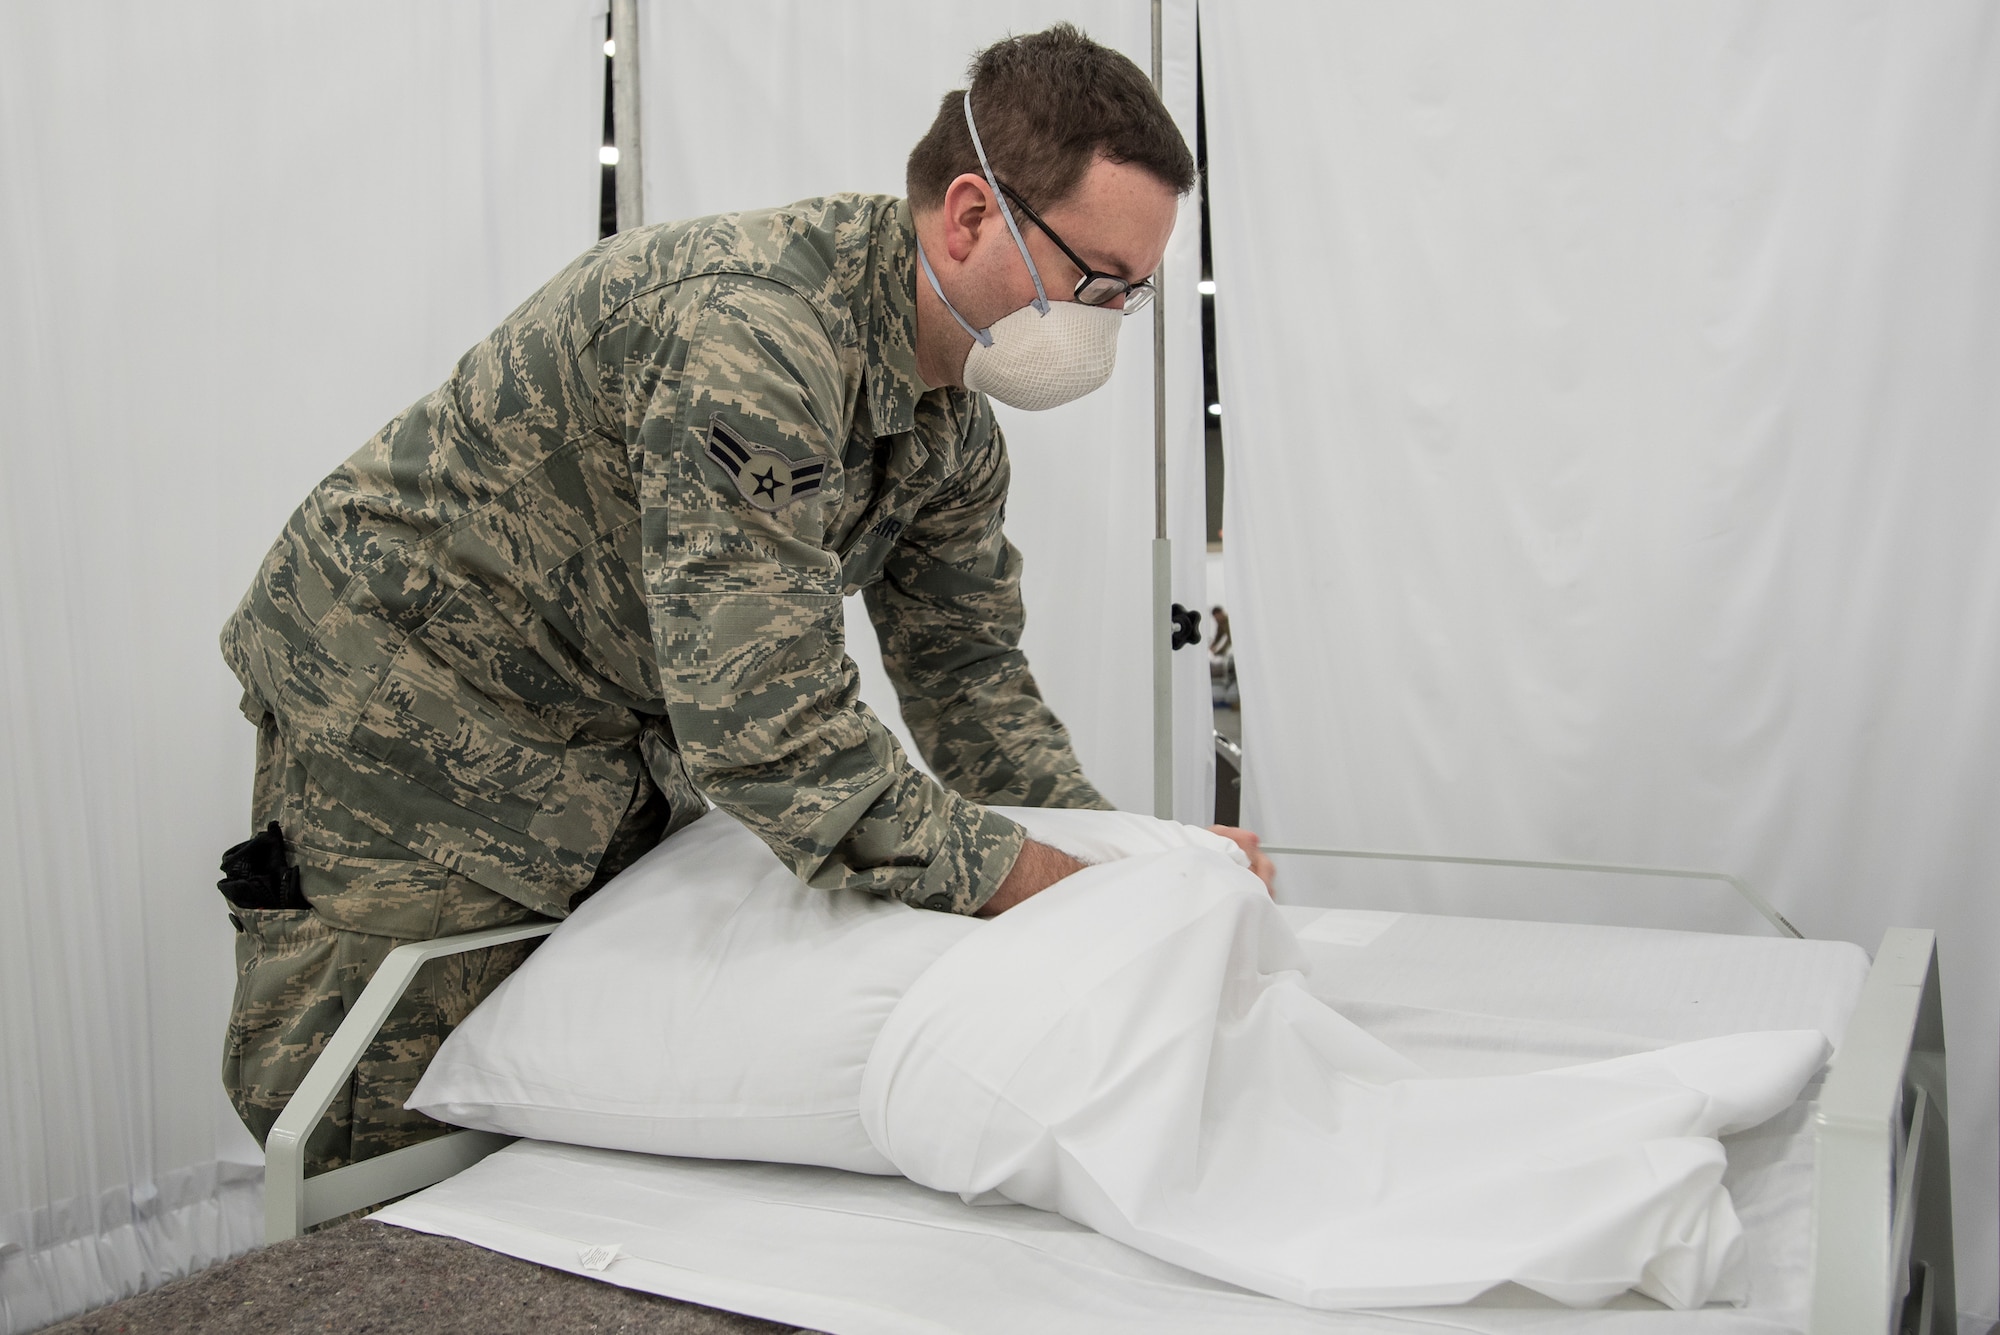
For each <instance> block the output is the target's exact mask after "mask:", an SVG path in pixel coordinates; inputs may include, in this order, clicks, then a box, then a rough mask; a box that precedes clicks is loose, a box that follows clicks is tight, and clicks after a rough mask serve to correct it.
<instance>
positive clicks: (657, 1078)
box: [409, 808, 1244, 1174]
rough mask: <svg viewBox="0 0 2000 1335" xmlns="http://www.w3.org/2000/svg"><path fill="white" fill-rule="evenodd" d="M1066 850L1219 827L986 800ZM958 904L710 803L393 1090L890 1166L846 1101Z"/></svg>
mask: <svg viewBox="0 0 2000 1335" xmlns="http://www.w3.org/2000/svg"><path fill="white" fill-rule="evenodd" d="M1002 810H1003V813H1004V814H1005V815H1007V816H1009V817H1011V818H1013V819H1014V820H1017V821H1019V822H1020V823H1021V824H1022V825H1023V826H1025V827H1026V828H1027V829H1028V831H1029V833H1030V835H1031V836H1032V837H1034V838H1036V839H1038V840H1040V841H1042V842H1044V843H1048V844H1051V845H1053V846H1055V847H1057V848H1061V849H1062V850H1064V851H1065V852H1068V853H1070V854H1071V855H1072V856H1074V857H1078V858H1080V859H1082V860H1084V861H1086V862H1106V861H1112V860H1115V859H1117V858H1121V857H1127V856H1131V855H1134V854H1138V853H1147V852H1157V851H1161V850H1164V849H1170V848H1186V847H1206V848H1211V849H1216V850H1218V851H1222V852H1225V853H1227V854H1230V855H1232V856H1233V857H1235V859H1236V860H1237V861H1238V862H1242V861H1243V860H1244V859H1243V858H1242V855H1241V854H1240V852H1238V851H1237V849H1236V846H1235V845H1234V844H1232V843H1230V842H1229V841H1228V840H1225V839H1222V838H1221V837H1220V836H1217V835H1213V834H1210V833H1209V832H1207V831H1205V830H1198V829H1194V828H1192V827H1190V826H1185V825H1178V824H1175V823H1174V822H1171V821H1161V820H1155V819H1154V818H1152V817H1150V816H1138V815H1132V814H1130V813H1125V812H1105V811H1060V810H1043V809H1028V808H1003V809H1002ZM983 925H984V924H982V923H981V922H980V921H979V920H977V919H973V918H964V917H959V916H956V915H953V914H947V913H933V912H929V911H926V910H923V909H916V908H911V907H910V906H909V905H906V904H902V903H898V902H895V901H891V900H884V899H879V898H877V897H875V896H873V895H869V894H865V893H861V892H856V891H846V892H828V891H824V890H813V889H809V888H807V887H806V886H804V885H802V884H801V883H800V882H799V880H798V878H797V877H795V876H793V875H792V873H791V872H790V871H789V870H788V869H787V868H786V867H785V865H784V864H783V863H781V862H779V861H778V859H777V857H776V856H774V855H773V854H772V853H771V851H770V850H769V849H768V848H766V847H765V846H764V844H763V842H762V841H760V840H759V839H758V838H757V837H756V836H755V835H753V834H751V833H750V832H749V831H748V830H746V829H744V828H743V826H741V825H739V824H738V823H737V822H736V821H734V820H733V819H731V818H730V817H729V816H727V815H725V814H723V813H722V812H720V811H712V812H710V813H709V814H708V815H706V816H704V817H702V818H701V819H700V820H698V821H696V822H695V823H694V824H693V825H690V826H689V827H687V828H686V829H684V830H682V831H680V832H679V833H678V834H676V835H674V836H673V838H671V839H669V840H667V841H666V842H665V843H663V844H661V845H660V847H658V848H656V849H654V850H653V851H652V852H651V853H648V854H647V855H646V856H645V857H643V858H641V859H640V860H639V861H638V862H636V863H634V864H633V865H632V866H631V867H629V868H627V869H626V870H625V872H623V873H622V874H621V875H619V876H618V877H617V878H616V879H615V880H613V881H612V882H611V883H610V884H609V885H606V886H605V887H604V888H603V889H602V890H600V891H598V892H597V894H595V895H593V896H592V897H591V898H590V899H589V900H587V901H586V902H585V903H584V904H583V906H582V907H580V908H579V909H578V910H577V911H576V912H575V913H574V914H573V915H571V917H570V918H569V919H568V921H566V922H564V923H563V925H562V926H561V927H560V928H559V929H557V930H556V931H555V932H553V933H551V934H550V936H549V938H548V939H547V940H546V941H544V942H543V944H542V945H541V947H540V948H539V949H538V950H536V951H535V953H534V954H533V955H531V956H530V957H529V958H528V961H527V963H526V964H524V965H522V966H521V968H520V969H519V970H517V971H516V972H515V973H514V975H513V976H512V977H510V978H508V979H507V980H506V981H505V982H504V983H502V984H501V985H500V986H499V987H498V988H497V989H495V991H494V993H493V995H492V996H490V997H488V998H487V999H486V1000H485V1001H484V1002H483V1003H481V1004H480V1006H479V1007H478V1008H477V1009H476V1010H474V1011H473V1013H472V1014H471V1015H470V1016H468V1017H467V1018H466V1020H465V1022H464V1023H463V1024H461V1025H459V1027H458V1028H457V1030H456V1031H455V1032H453V1034H452V1035H451V1037H450V1038H449V1039H448V1040H447V1041H446V1042H445V1044H444V1046H443V1048H442V1049H441V1050H440V1051H439V1053H438V1055H437V1057H436V1058H435V1059H434V1060H433V1061H432V1062H431V1065H430V1069H429V1070H428V1071H427V1072H426V1073H425V1074H424V1078H423V1080H422V1081H421V1082H420V1083H419V1084H418V1085H417V1088H416V1091H415V1092H414V1093H413V1094H412V1095H411V1097H410V1101H409V1106H410V1107H412V1108H414V1109H416V1110H417V1111H419V1112H422V1113H426V1114H428V1115H429V1116H431V1117H435V1118H437V1119H438V1120H440V1121H444V1122H451V1123H454V1124H456V1125H459V1126H467V1127H474V1128H478V1129H480V1130H486V1131H497V1132H501V1133H503V1134H506V1135H514V1136H529V1137H533V1138H535V1139H538V1140H556V1141H564V1142H568V1143H570V1144H577V1145H595V1146H600V1147H603V1148H605V1149H620V1150H637V1151H641V1152H643V1153H649V1154H675V1155H687V1156H692V1157H698V1158H713V1159H761V1160H769V1161H772V1162H778V1163H803V1164H820V1165H824V1166H826V1167H831V1168H845V1169H849V1170H852V1171H855V1172H863V1173H881V1174H893V1173H895V1172H896V1169H895V1168H894V1167H893V1166H891V1165H890V1163H889V1161H888V1160H887V1159H885V1158H884V1157H883V1156H882V1155H881V1153H880V1152H879V1151H878V1150H876V1149H875V1147H874V1146H873V1145H872V1144H871V1143H870V1142H869V1139H868V1135H867V1132H866V1131H865V1130H863V1128H862V1125H861V1119H860V1111H859V1109H860V1103H861V1078H862V1072H863V1069H864V1068H865V1067H866V1065H867V1063H868V1055H869V1052H870V1051H871V1050H872V1048H873V1046H874V1043H875V1038H876V1035H877V1034H878V1033H880V1031H881V1029H882V1025H883V1023H884V1022H885V1021H886V1020H887V1019H888V1016H889V1012H890V1011H891V1010H892V1009H894V1008H895V1005H896V1003H897V1002H898V1001H899V1000H901V998H902V996H903V994H904V992H906V991H907V990H908V989H909V987H910V985H911V984H912V983H914V982H915V981H916V979H917V977H918V975H920V974H922V973H923V972H924V970H925V969H927V968H928V967H929V966H930V965H931V963H932V962H933V961H935V960H936V959H937V958H938V956H940V955H942V954H943V953H944V952H945V951H946V950H948V949H949V948H950V947H951V946H952V945H954V944H955V943H956V942H958V941H959V940H960V939H961V938H962V937H963V936H964V935H965V934H966V933H968V932H974V931H978V930H980V928H981V927H982V926H983Z"/></svg>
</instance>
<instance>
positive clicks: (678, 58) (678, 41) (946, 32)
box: [640, 0, 1214, 823]
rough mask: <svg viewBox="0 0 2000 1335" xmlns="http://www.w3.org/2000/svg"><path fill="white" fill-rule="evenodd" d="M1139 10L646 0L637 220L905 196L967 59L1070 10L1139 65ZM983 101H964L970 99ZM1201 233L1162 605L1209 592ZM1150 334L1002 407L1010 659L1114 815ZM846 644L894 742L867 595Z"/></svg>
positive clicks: (1142, 763)
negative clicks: (1082, 392) (1104, 363)
mask: <svg viewBox="0 0 2000 1335" xmlns="http://www.w3.org/2000/svg"><path fill="white" fill-rule="evenodd" d="M1166 9H1167V19H1166V23H1165V34H1166V41H1165V45H1164V51H1165V53H1166V66H1165V68H1166V82H1167V99H1168V105H1169V108H1170V109H1171V110H1172V111H1173V113H1174V115H1175V116H1176V118H1177V119H1178V120H1179V121H1180V123H1181V126H1182V132H1183V134H1184V135H1185V136H1186V138H1187V140H1188V143H1189V145H1190V146H1192V145H1193V143H1194V96H1195V90H1194V5H1193V0H1173V2H1172V3H1169V4H1168V5H1167V6H1166ZM1150 15H1151V10H1150V6H1149V5H1148V4H1147V3H1146V0H1089V2H1088V3H1068V4H1063V3H1055V2H1054V0H1009V2H1007V3H995V4H986V5H976V6H968V5H939V4H931V3H925V2H924V0H896V3H887V2H886V0H838V2H837V3H835V2H829V3H805V0H738V2H737V3H732V4H729V5H712V4H702V3H698V2H697V0H650V2H649V3H648V4H647V5H645V6H644V7H643V8H642V10H641V19H640V35H641V48H642V59H641V61H640V69H641V73H642V77H643V80H644V83H643V90H644V92H643V102H642V105H643V110H644V114H645V140H644V150H645V159H646V162H645V167H646V218H647V221H649V222H659V221H665V220H667V219H674V218H687V217H696V216H700V215H702V214H708V213H720V212H724V211H727V210H732V209H744V208H760V207H768V206H770V205H774V204H782V203H787V202H789V201H791V200H794V199H802V198H805V197H808V196H811V195H820V194H832V193H835V192H837V191H845V190H860V191H876V192H880V193H884V194H895V195H900V194H902V193H903V163H904V159H905V158H906V157H908V155H909V151H910V149H911V147H912V146H914V145H915V144H916V142H917V140H918V139H919V138H920V137H921V136H922V135H923V133H924V131H925V130H926V129H928V128H929V127H930V123H931V118H932V117H933V116H934V115H935V114H936V112H937V106H938V99H939V98H940V97H941V96H942V95H943V94H944V92H945V91H946V90H947V89H951V88H962V87H964V86H965V67H966V64H967V62H968V61H969V60H970V59H971V57H972V55H973V53H974V52H975V51H977V50H979V49H980V48H982V47H984V46H986V45H988V44H989V43H991V42H994V41H997V40H999V39H1000V38H1002V37H1004V36H1006V35H1008V34H1009V33H1022V32H1032V31H1036V30H1038V29H1040V28H1043V27H1046V26H1047V25H1049V24H1050V23H1053V22H1056V21H1058V20H1063V19H1067V20H1069V21H1070V22H1073V23H1076V24H1077V25H1078V26H1080V27H1082V28H1083V29H1084V30H1085V31H1086V32H1088V33H1089V34H1090V35H1091V36H1092V37H1094V38H1095V39H1097V40H1098V41H1100V42H1103V43H1104V44H1105V45H1107V46H1111V47H1115V48H1116V49H1118V50H1120V51H1123V52H1124V53H1125V54H1127V55H1128V56H1130V57H1131V58H1132V59H1133V60H1134V61H1135V62H1136V63H1137V64H1138V65H1139V67H1140V68H1141V69H1142V70H1144V69H1149V68H1150V61H1151V51H1152V29H1151V17H1150ZM975 111H976V109H975ZM1200 255H1201V251H1200V221H1199V215H1198V213H1197V212H1196V209H1195V207H1194V205H1193V204H1192V203H1191V202H1190V203H1189V204H1188V205H1187V207H1186V208H1185V209H1184V210H1183V214H1182V221H1181V225H1180V226H1179V227H1177V228H1176V230H1175V233H1174V239H1173V243H1172V247H1171V249H1170V250H1169V252H1168V258H1167V262H1166V270H1167V274H1168V282H1169V285H1170V290H1169V291H1168V292H1167V294H1166V300H1165V303H1164V304H1165V308H1166V318H1167V319H1168V321H1169V326H1168V336H1169V344H1168V355H1169V379H1168V386H1169V406H1170V413H1171V426H1172V433H1171V435H1170V438H1169V452H1170V459H1169V526H1170V533H1171V535H1172V537H1173V538H1174V574H1173V585H1174V597H1175V598H1176V599H1178V600H1179V601H1180V602H1182V603H1184V604H1186V605H1188V606H1190V607H1195V606H1200V603H1199V600H1200V598H1201V597H1202V592H1203V568H1202V552H1203V545H1202V540H1201V539H1202V516H1203V510H1202V505H1203V494H1204V493H1203V488H1204V480H1203V473H1202V457H1201V412H1202V405H1201V326H1200V308H1199V306H1198V305H1197V302H1198V301H1199V297H1197V296H1196V294H1195V290H1194V284H1195V281H1196V280H1197V279H1198V278H1199V277H1200V273H1199V269H1200ZM1152 340H1153V327H1152V323H1151V317H1148V316H1139V317H1135V318H1133V319H1130V320H1127V321H1126V322H1125V330H1124V333H1123V336H1122V339H1121V341H1120V344H1119V349H1118V370H1117V373H1116V374H1115V375H1114V376H1113V377H1112V380H1111V383H1110V384H1109V385H1107V386H1106V387H1105V388H1104V389H1102V390H1099V391H1098V392H1097V393H1096V394H1093V395H1091V396H1089V397H1087V398H1084V399H1081V400H1079V401H1078V402H1076V403H1074V404H1070V405H1068V406H1066V407H1063V408H1058V409H1055V410H1054V411H1051V412H1046V413H1023V412H1018V411H1016V410H1014V409H1011V408H1007V407H1004V406H998V405H996V407H997V409H998V412H999V416H1000V421H1001V424H1002V427H1003V429H1004V430H1005V431H1006V433H1007V445H1008V452H1009V455H1010V457H1011V458H1012V460H1013V466H1014V487H1013V493H1012V497H1011V499H1010V501H1009V504H1008V507H1007V532H1008V536H1009V537H1010V538H1012V539H1013V541H1014V543H1015V545H1016V546H1018V547H1019V548H1020V549H1021V552H1022V554H1023V557H1024V558H1025V561H1026V567H1025V575H1024V594H1025V597H1026V600H1027V606H1028V626H1027V632H1026V635H1025V637H1024V647H1025V649H1026V650H1027V654H1028V659H1029V661H1030V663H1032V664H1033V666H1034V671H1035V677H1036V680H1037V681H1038V682H1039V683H1040V685H1041V687H1042V690H1043V694H1044V695H1045V696H1046V697H1047V699H1048V701H1049V703H1050V705H1051V707H1053V708H1054V709H1055V711H1056V713H1057V714H1058V715H1059V716H1060V717H1061V718H1062V720H1063V722H1064V723H1065V724H1066V725H1067V726H1068V727H1069V729H1070V732H1071V735H1072V736H1073V737H1074V738H1075V741H1076V748H1077V752H1078V755H1079V757H1080V758H1081V759H1082V761H1083V765H1084V769H1085V772H1086V773H1088V774H1089V775H1090V776H1091V778H1092V780H1093V781H1095V782H1096V783H1097V785H1098V786H1099V787H1100V788H1101V789H1102V790H1103V792H1104V793H1105V795H1106V796H1107V797H1109V798H1110V799H1111V800H1112V801H1113V802H1115V803H1117V804H1118V805H1119V806H1121V807H1124V808H1126V809H1129V810H1138V811H1151V810H1152V804H1153V780H1152V773H1153V771H1152V764H1153V761H1152V693H1151V682H1152V660H1151V657H1150V652H1151V651H1150V645H1151V635H1152V624H1151V619H1150V618H1151V607H1152V565H1151V562H1152V556H1151V549H1150V545H1149V544H1150V543H1151V541H1152V538H1153V532H1154V518H1153V376H1152V360H1153V342H1152ZM849 603H850V606H849V608H848V628H849V633H848V645H847V647H848V652H849V654H850V655H851V656H852V657H853V658H854V659H855V661H856V663H857V664H858V665H859V666H860V669H861V674H862V694H863V697H864V698H865V699H866V700H867V701H868V703H869V704H870V705H871V706H872V707H873V708H874V709H875V710H876V712H877V713H879V714H880V715H881V716H882V718H883V719H884V720H885V721H886V722H888V723H889V724H890V726H891V727H892V728H895V729H896V730H897V731H898V733H899V735H900V736H901V737H902V740H903V743H904V746H905V748H906V749H908V750H910V753H911V756H912V758H913V759H915V758H916V752H915V750H914V748H912V747H911V746H910V739H909V736H908V734H907V733H905V732H903V731H902V724H901V715H900V713H899V711H898V709H897V707H896V700H895V692H894V690H893V689H892V688H891V687H890V686H889V684H888V679H887V678H886V676H884V674H883V673H882V670H881V665H880V655H879V653H878V651H877V649H876V645H875V637H874V632H873V629H872V628H871V627H870V626H869V625H868V619H867V614H866V612H865V611H864V610H863V609H862V607H861V600H860V599H859V598H858V597H857V598H853V599H850V600H849ZM1175 671H1176V677H1175V710H1176V713H1175V755H1176V764H1175V770H1176V780H1175V794H1176V805H1175V809H1176V814H1177V815H1179V816H1180V817H1181V818H1182V819H1186V820H1200V821H1202V822H1204V823H1205V822H1206V821H1207V819H1208V818H1209V813H1210V812H1211V811H1212V810H1213V809H1214V803H1213V797H1212V789H1211V785H1212V783H1213V774H1214V763H1213V756H1212V753H1211V750H1210V745H1209V733H1210V723H1209V717H1208V705H1207V691H1208V685H1207V665H1206V662H1205V660H1204V659H1203V656H1202V654H1201V653H1200V652H1199V651H1198V650H1183V651H1181V652H1180V653H1179V654H1177V655H1175Z"/></svg>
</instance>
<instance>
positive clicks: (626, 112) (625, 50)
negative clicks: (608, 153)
mask: <svg viewBox="0 0 2000 1335" xmlns="http://www.w3.org/2000/svg"><path fill="white" fill-rule="evenodd" d="M611 43H612V45H611V140H612V143H613V144H614V145H616V146H617V149H618V168H617V181H618V230H619V231H621V232H629V231H631V230H632V229H633V228H634V227H640V226H643V225H644V224H645V221H646V217H645V214H646V185H645V173H646V167H645V154H644V153H643V152H641V150H640V134H639V0H611Z"/></svg>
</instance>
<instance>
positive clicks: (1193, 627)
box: [1173, 603, 1201, 649]
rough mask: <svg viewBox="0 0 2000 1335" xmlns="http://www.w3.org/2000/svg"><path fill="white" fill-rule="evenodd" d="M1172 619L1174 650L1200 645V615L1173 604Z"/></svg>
mask: <svg viewBox="0 0 2000 1335" xmlns="http://www.w3.org/2000/svg"><path fill="white" fill-rule="evenodd" d="M1173 618H1174V644H1173V647H1174V648H1176V649H1185V648H1187V647H1188V646H1189V645H1190V644H1200V643H1201V613H1199V612H1197V611H1195V610H1194V609H1193V608H1190V607H1182V606H1181V605H1180V604H1179V603H1175V604H1174V610H1173Z"/></svg>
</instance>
